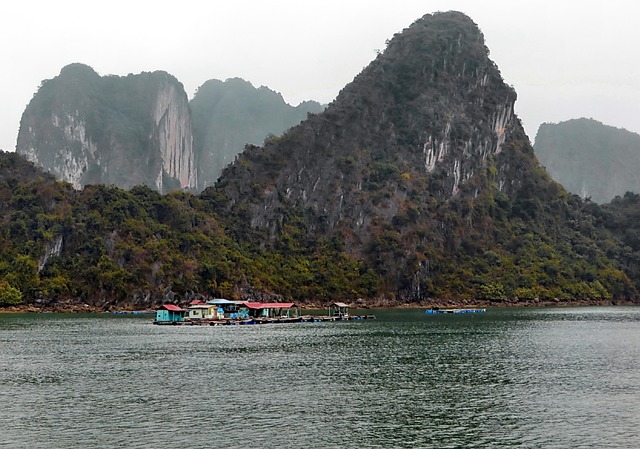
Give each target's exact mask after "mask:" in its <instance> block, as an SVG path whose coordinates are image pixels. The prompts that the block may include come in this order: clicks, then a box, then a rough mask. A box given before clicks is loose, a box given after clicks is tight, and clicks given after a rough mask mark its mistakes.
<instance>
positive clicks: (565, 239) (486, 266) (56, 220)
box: [0, 12, 640, 308]
mask: <svg viewBox="0 0 640 449" xmlns="http://www.w3.org/2000/svg"><path fill="white" fill-rule="evenodd" d="M84 70H85V71H86V69H84ZM152 76H160V75H157V74H156V75H153V74H152ZM161 77H164V78H162V82H165V79H166V77H168V75H166V74H164V75H162V76H161ZM89 79H90V80H95V79H96V78H95V77H89ZM134 80H136V78H135V77H133V79H132V80H131V82H133V81H134ZM101 82H102V81H100V83H101ZM118 82H120V81H118ZM168 82H169V83H173V82H174V81H172V80H169V81H168ZM158 85H160V86H164V84H162V83H157V84H155V85H154V86H155V87H154V88H153V89H150V90H148V91H145V92H147V93H149V97H148V98H147V97H144V98H146V99H147V100H149V98H150V99H151V100H150V101H142V102H140V103H139V105H140V109H139V110H140V111H142V113H141V114H140V115H139V116H140V117H145V116H146V117H156V116H154V115H148V114H147V113H146V112H145V111H147V110H160V111H163V110H164V111H168V110H170V109H171V108H165V109H163V108H157V107H155V108H154V107H149V105H157V104H158V102H157V100H154V99H157V98H158V95H157V92H158V87H157V86H158ZM171 85H173V84H171ZM43 87H44V86H43ZM163 89H166V87H164V88H163ZM41 90H42V89H41ZM57 98H59V97H56V96H55V95H54V100H53V103H54V104H55V101H57ZM61 98H64V96H63V97H61ZM91 98H92V101H94V102H95V104H97V105H101V106H102V108H103V109H100V110H103V111H105V117H108V118H109V119H111V120H116V119H118V118H120V116H119V115H118V114H117V113H116V112H114V109H111V108H110V105H111V103H110V102H108V101H107V102H105V101H103V102H100V101H99V100H100V96H99V95H98V94H96V95H94V97H91ZM172 98H173V97H172ZM176 98H177V97H176ZM176 101H177V100H176ZM515 101H516V92H515V91H514V89H513V88H512V87H510V86H508V85H507V84H506V83H505V82H504V80H503V79H502V76H501V74H500V71H499V70H498V67H497V66H496V65H495V64H494V63H493V61H491V59H489V50H488V49H487V47H486V46H485V43H484V38H483V35H482V33H481V31H480V30H479V29H478V27H477V26H476V24H475V23H474V22H473V21H472V20H471V19H470V18H468V17H467V16H465V15H464V14H461V13H457V12H448V13H435V14H427V15H425V16H423V17H422V18H420V19H418V20H416V21H415V22H414V23H413V24H412V25H411V26H409V27H408V28H406V29H405V30H403V31H402V32H399V33H397V34H396V35H394V36H393V38H392V39H390V41H389V43H388V46H387V48H386V49H385V50H384V51H383V52H381V53H380V54H379V55H378V56H377V57H376V59H375V60H374V61H372V62H371V64H369V65H368V66H367V67H366V68H365V69H364V70H363V71H362V72H361V73H360V74H359V75H358V76H357V77H356V78H355V79H354V81H353V82H352V83H350V84H348V85H347V86H345V87H344V89H343V90H342V91H341V92H340V94H339V95H338V97H337V98H336V100H335V101H334V102H332V103H331V104H330V105H329V106H328V107H327V108H326V109H325V110H324V111H322V112H319V113H317V114H310V115H309V116H308V118H306V119H305V120H303V121H302V122H301V123H300V124H298V125H296V126H294V127H292V128H291V129H289V130H288V131H286V132H284V133H283V134H282V135H279V136H272V137H270V138H268V139H266V140H265V141H264V144H263V145H261V146H255V145H254V146H249V147H248V148H247V149H246V150H245V151H244V152H243V153H242V154H240V155H239V156H238V157H237V158H236V159H235V161H234V162H232V163H231V165H229V166H228V167H227V168H225V169H224V170H223V172H222V175H221V176H220V180H219V181H218V182H217V183H216V184H215V185H214V186H211V187H208V188H206V189H205V190H204V191H203V192H202V193H200V194H198V195H193V194H190V193H185V192H172V193H170V194H168V195H164V196H162V195H160V194H159V193H157V192H156V191H154V190H152V189H151V188H148V187H133V188H132V189H131V190H129V191H126V190H122V189H119V188H117V187H109V186H102V185H98V186H90V187H86V188H85V189H83V190H82V191H76V190H74V189H73V188H71V186H69V185H68V184H62V183H57V182H55V181H53V179H52V178H51V177H50V176H46V175H44V174H43V173H41V172H38V171H36V170H33V168H32V167H30V165H29V164H28V163H27V162H25V161H24V160H21V159H20V158H19V157H18V156H17V155H7V154H4V155H3V157H2V159H1V160H0V196H1V197H3V198H4V199H5V200H6V201H4V202H3V203H2V208H0V219H1V220H2V223H3V226H2V228H1V229H2V234H1V235H0V237H1V238H0V243H1V245H0V248H1V249H0V261H1V262H2V264H0V298H1V297H2V288H4V290H5V291H11V292H12V293H13V294H14V296H15V295H17V294H19V296H20V298H22V300H25V301H28V302H34V301H41V303H47V304H55V303H56V301H69V302H75V303H77V302H82V303H86V304H89V305H95V306H97V307H101V308H109V307H114V306H122V305H127V306H131V307H136V308H141V307H149V306H151V305H153V304H157V303H158V302H161V301H167V300H170V301H178V300H186V299H190V298H193V297H198V296H208V297H210V296H217V297H229V298H286V299H292V300H295V301H299V302H314V303H325V302H327V301H330V300H336V299H341V300H348V301H351V300H356V299H358V298H362V299H363V300H364V301H365V303H367V302H369V303H376V304H398V303H418V302H419V303H443V302H448V301H452V302H456V303H458V304H464V303H469V302H484V303H504V302H510V303H511V302H527V303H539V302H554V303H555V302H564V301H576V300H581V301H588V302H611V301H619V300H635V298H636V297H637V292H638V285H639V282H638V281H639V280H640V238H637V236H638V235H640V232H637V231H636V230H635V227H634V226H635V225H634V224H633V223H634V220H633V219H632V217H634V216H635V215H636V214H637V213H638V212H637V211H638V210H640V209H639V203H640V200H639V199H638V197H637V196H633V195H628V196H625V198H624V199H623V200H621V201H618V202H615V203H614V204H612V205H611V206H609V207H599V206H598V205H597V204H594V203H590V202H583V201H582V200H581V199H580V198H579V197H578V196H576V195H571V194H569V193H568V192H566V191H565V189H564V188H563V187H562V186H561V185H560V184H559V183H557V182H556V181H554V180H553V179H551V177H550V176H549V175H548V174H547V172H546V171H545V170H544V168H543V167H542V166H541V165H540V164H539V162H538V160H537V159H536V156H535V154H534V151H533V148H532V146H531V143H530V142H529V139H528V138H527V136H526V135H525V133H524V130H523V128H522V125H521V123H520V120H519V119H518V117H517V116H516V114H515V113H514V109H513V106H514V102H515ZM60 103H61V104H62V105H63V107H62V109H61V110H64V111H65V113H66V114H67V115H66V116H64V117H68V116H70V117H76V115H74V112H75V110H74V109H73V108H71V109H64V104H65V103H64V101H60ZM80 103H81V104H82V102H80ZM137 104H138V103H137ZM162 104H165V103H162ZM44 110H45V113H44V114H43V119H42V120H43V123H46V122H47V121H48V122H49V123H51V124H52V127H53V128H54V129H55V131H53V133H52V135H54V134H55V133H57V134H58V135H60V134H62V135H63V136H64V134H65V133H67V132H68V133H69V134H70V135H72V136H75V135H76V134H77V132H76V129H78V127H77V126H72V125H73V124H74V123H76V122H73V121H72V120H71V119H68V121H67V122H66V123H65V124H64V125H63V126H62V127H61V128H58V127H57V126H56V123H54V122H55V121H57V122H58V123H60V122H61V120H62V116H61V115H60V114H57V113H56V114H55V116H56V117H58V118H57V119H56V120H54V119H52V116H51V110H50V109H44ZM137 111H138V110H137V109H136V110H134V111H131V114H132V115H131V116H133V117H138V114H137ZM169 115H170V114H165V113H163V114H161V115H160V116H161V118H162V117H168V116H169ZM35 116H36V114H35V113H34V117H35ZM126 121H127V122H128V121H129V120H128V119H127V120H126ZM161 122H162V120H160V121H158V120H151V119H147V120H146V121H145V120H141V121H140V125H137V127H134V129H130V130H129V131H131V132H132V134H131V135H132V136H139V137H141V138H142V137H144V138H145V139H146V136H147V135H148V134H149V133H151V134H152V135H155V133H156V130H158V129H161V130H163V131H162V132H163V133H164V132H165V130H166V132H167V133H169V135H173V134H171V132H172V131H169V130H170V129H171V126H170V125H171V124H173V123H174V121H173V120H166V123H167V124H168V125H167V127H161V128H158V123H161ZM35 123H36V122H34V126H35ZM105 123H107V124H108V123H111V122H109V121H106V122H105ZM87 124H88V122H87ZM47 126H49V125H47ZM32 129H33V126H32ZM83 129H84V130H85V132H84V136H85V138H84V139H80V140H82V141H87V139H86V136H101V137H102V140H98V138H97V137H95V139H96V141H100V142H107V143H109V142H119V140H118V137H119V134H118V133H117V132H115V131H113V130H114V129H116V127H115V126H114V127H109V126H107V127H100V132H102V133H103V134H96V133H97V132H98V131H91V132H90V131H89V127H87V126H85V127H84V128H83ZM67 130H68V131H67ZM21 131H22V130H21ZM25 132H27V131H25ZM29 132H30V131H29ZM80 134H82V133H81V132H80ZM28 135H29V134H28ZM93 138H94V137H92V139H93ZM46 140H47V139H45V143H46ZM142 140H144V139H142ZM27 141H29V140H27ZM32 141H33V142H35V143H39V142H38V141H37V139H35V138H33V140H32ZM167 141H171V142H177V143H178V144H179V143H180V142H182V141H181V140H180V139H178V140H175V139H167ZM74 142H75V141H74ZM91 142H93V140H91ZM177 147H179V145H178V146H177ZM98 148H100V147H98ZM172 148H176V147H172ZM181 148H186V145H183V146H182V147H181ZM192 148H193V147H192ZM72 149H78V150H79V151H80V153H81V152H82V151H84V150H85V147H83V146H82V145H76V144H73V145H72ZM85 154H91V147H88V149H87V153H85ZM94 154H98V155H100V154H101V153H100V152H99V151H98V149H96V150H95V152H94ZM170 154H173V153H170ZM154 160H157V161H158V162H157V165H154V167H162V170H163V171H162V177H163V179H165V177H166V178H170V179H172V180H177V179H178V178H177V177H176V178H172V177H171V176H170V175H171V172H170V171H168V170H167V168H166V160H165V159H163V157H160V156H158V157H157V159H154ZM167 160H169V161H171V160H172V158H168V159H167ZM191 172H193V171H191ZM87 173H88V170H87ZM154 173H158V172H154ZM165 173H166V174H165ZM164 185H165V184H163V186H164ZM163 188H164V187H163ZM158 190H160V189H158ZM620 223H625V224H629V226H626V225H625V227H624V228H621V227H620ZM2 282H4V284H2ZM3 285H4V287H3ZM11 289H13V290H11ZM16 292H17V293H16Z"/></svg>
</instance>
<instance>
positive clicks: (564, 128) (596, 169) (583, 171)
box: [534, 118, 640, 203]
mask: <svg viewBox="0 0 640 449" xmlns="http://www.w3.org/2000/svg"><path fill="white" fill-rule="evenodd" d="M534 148H535V150H536V156H537V157H538V158H539V159H540V162H541V163H542V165H544V166H545V167H546V169H547V170H548V171H549V174H550V175H551V176H552V177H553V178H554V179H555V180H556V181H558V182H560V183H561V184H562V185H563V186H564V187H565V188H566V189H567V190H568V191H570V192H572V193H575V194H577V195H580V196H581V197H582V198H591V200H593V201H596V202H598V203H606V202H609V201H611V200H612V199H613V198H614V197H616V196H618V195H619V196H622V195H624V194H625V193H626V192H628V191H630V192H635V193H638V192H640V135H638V134H636V133H632V132H630V131H627V130H625V129H619V128H615V127H613V126H607V125H604V124H602V123H600V122H598V121H596V120H593V119H587V118H581V119H575V120H568V121H566V122H561V123H557V124H552V123H543V124H542V125H541V126H540V129H539V130H538V134H537V135H536V140H535V145H534Z"/></svg>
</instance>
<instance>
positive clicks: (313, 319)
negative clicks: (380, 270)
mask: <svg viewBox="0 0 640 449" xmlns="http://www.w3.org/2000/svg"><path fill="white" fill-rule="evenodd" d="M375 318H376V317H375V315H348V316H326V315H304V316H297V317H276V318H265V317H256V318H243V319H237V318H222V319H211V320H210V319H191V320H185V321H158V320H155V321H154V322H153V324H158V325H162V326H166V325H169V326H245V325H254V324H284V323H323V322H329V321H359V320H373V319H375Z"/></svg>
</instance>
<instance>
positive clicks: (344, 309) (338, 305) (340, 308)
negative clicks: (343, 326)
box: [329, 302, 349, 318]
mask: <svg viewBox="0 0 640 449" xmlns="http://www.w3.org/2000/svg"><path fill="white" fill-rule="evenodd" d="M329 316H338V317H345V318H346V317H348V316H349V304H345V303H344V302H334V303H333V304H331V307H329Z"/></svg>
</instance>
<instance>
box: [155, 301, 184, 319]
mask: <svg viewBox="0 0 640 449" xmlns="http://www.w3.org/2000/svg"><path fill="white" fill-rule="evenodd" d="M186 315H187V311H186V310H184V309H183V308H181V307H178V306H176V305H173V304H163V305H162V306H160V308H159V309H158V310H157V311H156V322H157V323H181V322H184V321H185V316H186Z"/></svg>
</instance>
